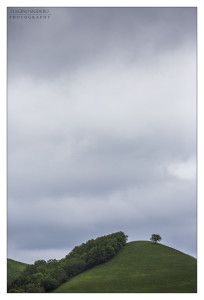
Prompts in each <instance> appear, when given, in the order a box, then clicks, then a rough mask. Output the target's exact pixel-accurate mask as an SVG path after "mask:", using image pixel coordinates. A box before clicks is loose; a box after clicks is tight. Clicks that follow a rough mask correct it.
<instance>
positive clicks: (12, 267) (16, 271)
mask: <svg viewBox="0 0 204 300" xmlns="http://www.w3.org/2000/svg"><path fill="white" fill-rule="evenodd" d="M27 265H28V264H25V263H22V262H19V261H16V260H13V259H10V258H8V259H7V280H8V282H9V281H11V280H13V279H14V278H17V277H18V276H19V275H20V274H21V273H22V272H23V271H24V270H25V268H26V267H27Z"/></svg>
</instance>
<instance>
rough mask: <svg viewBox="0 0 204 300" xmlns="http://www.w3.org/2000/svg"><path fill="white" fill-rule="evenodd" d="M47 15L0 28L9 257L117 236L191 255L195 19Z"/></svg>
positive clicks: (89, 12)
mask: <svg viewBox="0 0 204 300" xmlns="http://www.w3.org/2000/svg"><path fill="white" fill-rule="evenodd" d="M50 10H51V19H50V20H47V21H43V22H41V23H40V22H37V21H32V22H29V23H28V20H27V21H22V20H21V21H20V20H19V21H14V20H9V22H8V72H9V73H8V75H9V76H8V251H9V255H10V256H11V257H12V258H14V259H19V260H21V261H25V259H27V261H31V262H32V261H33V260H34V258H35V259H37V258H38V259H40V258H43V257H45V258H47V259H48V258H49V257H48V256H49V255H51V257H54V255H55V254H56V255H57V257H60V255H62V254H63V253H64V254H63V255H65V254H66V253H67V251H69V250H70V249H71V248H72V247H74V246H75V245H76V244H80V243H81V242H85V241H86V240H87V239H89V238H93V237H97V236H99V235H103V234H106V233H107V234H108V233H110V232H114V231H117V230H124V231H125V232H126V234H129V236H130V240H134V239H149V237H150V235H151V234H152V233H153V231H155V232H158V233H161V235H162V236H163V242H164V243H166V244H168V245H170V246H174V247H175V248H177V249H180V250H182V251H185V252H187V253H189V254H192V255H196V175H195V174H196V9H195V8H64V9H62V8H51V9H50ZM65 237H66V238H65ZM66 249H68V250H66ZM52 254H53V255H52ZM40 255H42V256H43V257H42V256H40ZM32 257H33V259H32Z"/></svg>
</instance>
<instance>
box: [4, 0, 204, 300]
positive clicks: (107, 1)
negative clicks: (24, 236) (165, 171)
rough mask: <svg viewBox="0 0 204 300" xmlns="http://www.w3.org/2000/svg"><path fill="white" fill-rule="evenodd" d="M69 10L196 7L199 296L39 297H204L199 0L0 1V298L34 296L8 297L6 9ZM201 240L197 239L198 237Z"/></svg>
mask: <svg viewBox="0 0 204 300" xmlns="http://www.w3.org/2000/svg"><path fill="white" fill-rule="evenodd" d="M30 6H32V7H69V6H70V7H71V6H74V7H76V6H83V7H84V6H89V7H91V6H95V7H96V6H107V7H108V6H115V7H117V6H122V7H128V6H130V7H131V6H138V7H139V6H140V7H173V6H176V7H188V6H190V7H191V6H192V7H197V8H198V11H197V12H198V64H197V65H198V80H197V82H198V83H197V84H198V88H197V91H198V102H197V103H198V107H197V112H198V113H197V116H198V202H197V224H198V226H197V227H198V228H197V229H198V230H197V237H198V243H197V244H198V251H197V254H198V293H197V294H69V296H68V295H67V294H39V295H38V297H56V296H58V297H63V298H64V297H66V298H67V297H69V298H71V299H78V297H83V298H84V297H85V299H86V298H87V299H90V298H99V299H100V298H103V297H111V298H117V299H118V298H123V297H124V298H126V297H130V298H132V299H134V298H135V297H139V299H143V298H146V297H149V296H151V298H152V297H153V298H155V299H158V298H160V297H161V298H163V297H167V298H169V297H172V296H173V297H175V296H176V297H179V298H183V299H189V298H192V297H193V298H194V297H196V298H197V297H199V298H200V297H202V298H203V296H204V284H203V283H202V280H203V278H204V275H203V269H204V242H203V241H202V236H201V232H202V229H203V228H204V226H203V220H204V217H203V215H202V212H203V201H202V196H203V186H204V184H203V180H204V179H203V178H204V172H203V166H204V158H203V153H204V143H203V138H202V135H203V133H202V128H204V110H203V108H204V103H203V100H202V96H203V87H202V86H204V83H203V80H204V79H203V78H204V74H203V56H204V44H203V35H204V33H203V29H204V1H202V0H194V1H193V0H171V1H170V0H159V1H154V0H49V1H48V0H47V1H46V0H37V1H34V0H29V1H26V0H21V1H18V0H8V1H6V0H1V1H0V66H1V67H0V74H1V75H0V76H1V77H0V84H1V88H0V200H1V201H0V203H1V207H0V296H1V299H2V297H5V298H10V297H15V298H19V299H20V298H21V297H23V298H24V297H31V298H32V297H36V295H35V294H7V292H6V285H7V279H6V274H7V270H6V269H7V264H6V262H7V261H6V258H7V165H6V161H7V136H6V130H7V99H6V97H7V52H6V51H7V50H6V44H7V7H30ZM199 237H200V238H199ZM3 299H4V298H3Z"/></svg>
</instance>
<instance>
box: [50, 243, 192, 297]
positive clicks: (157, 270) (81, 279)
mask: <svg viewBox="0 0 204 300" xmlns="http://www.w3.org/2000/svg"><path fill="white" fill-rule="evenodd" d="M196 290H197V261H196V259H194V258H192V257H190V256H188V255H186V254H184V253H182V252H179V251H177V250H175V249H172V248H170V247H167V246H164V245H161V244H153V243H151V242H147V241H137V242H130V243H128V244H127V245H126V246H125V247H124V248H123V249H122V250H121V251H120V253H119V254H118V255H117V256H116V257H114V258H112V259H111V260H110V261H109V262H107V263H104V264H102V265H99V266H96V267H94V268H93V269H91V270H88V271H86V272H83V273H81V274H79V275H78V276H76V277H74V278H72V279H71V280H69V281H67V282H66V283H64V284H62V285H61V286H60V287H59V288H57V289H56V290H54V291H53V292H55V293H103V292H104V293H128V292H130V293H180V292H181V293H195V292H196Z"/></svg>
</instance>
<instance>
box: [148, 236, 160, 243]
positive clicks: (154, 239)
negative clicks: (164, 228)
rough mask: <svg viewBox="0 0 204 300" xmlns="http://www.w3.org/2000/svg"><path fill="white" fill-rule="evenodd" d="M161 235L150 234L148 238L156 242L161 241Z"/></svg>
mask: <svg viewBox="0 0 204 300" xmlns="http://www.w3.org/2000/svg"><path fill="white" fill-rule="evenodd" d="M161 239H162V238H161V236H160V235H159V234H152V236H151V238H150V240H151V241H152V242H153V243H154V244H156V243H157V242H160V241H161Z"/></svg>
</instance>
